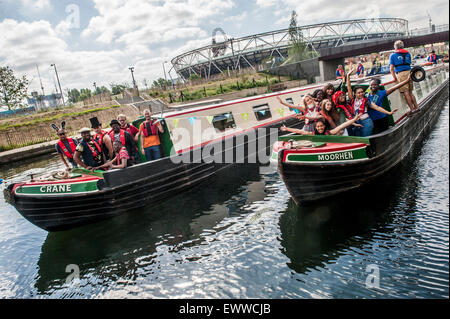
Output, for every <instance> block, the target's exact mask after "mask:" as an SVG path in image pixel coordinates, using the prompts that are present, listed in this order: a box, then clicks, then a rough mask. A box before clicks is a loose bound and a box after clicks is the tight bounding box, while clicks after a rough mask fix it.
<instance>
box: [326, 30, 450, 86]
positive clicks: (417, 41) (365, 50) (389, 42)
mask: <svg viewBox="0 0 450 319" xmlns="http://www.w3.org/2000/svg"><path fill="white" fill-rule="evenodd" d="M427 31H428V32H427ZM432 31H434V32H432ZM397 40H402V41H403V42H404V44H405V47H414V46H420V45H425V44H433V43H439V42H448V41H449V25H448V24H445V25H441V26H438V27H435V28H434V29H431V30H430V29H429V28H427V29H422V30H419V31H416V32H414V31H413V32H409V33H408V35H404V36H397V37H391V38H386V39H377V40H372V41H364V42H359V43H347V44H345V45H342V46H339V47H334V48H322V49H320V50H319V52H320V57H319V58H318V60H319V68H320V76H321V78H322V79H323V80H325V81H328V80H331V79H334V78H335V77H336V75H335V71H336V68H337V66H338V65H339V64H341V65H344V58H346V57H352V56H358V55H364V54H370V53H374V52H382V51H390V50H393V48H394V42H395V41H397Z"/></svg>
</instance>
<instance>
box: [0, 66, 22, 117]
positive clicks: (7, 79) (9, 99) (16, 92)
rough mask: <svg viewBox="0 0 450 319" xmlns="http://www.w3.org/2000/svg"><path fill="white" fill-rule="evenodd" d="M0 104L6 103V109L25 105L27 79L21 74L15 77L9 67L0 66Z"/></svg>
mask: <svg viewBox="0 0 450 319" xmlns="http://www.w3.org/2000/svg"><path fill="white" fill-rule="evenodd" d="M0 89H1V92H0V95H1V96H0V104H1V105H6V106H7V107H8V110H11V109H15V108H17V107H19V108H22V107H24V106H25V103H24V102H25V98H26V97H27V89H28V79H27V78H26V77H25V76H23V77H22V78H16V77H15V76H14V72H13V71H12V70H11V68H10V67H8V66H7V67H0Z"/></svg>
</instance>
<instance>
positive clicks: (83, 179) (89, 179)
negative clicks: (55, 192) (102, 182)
mask: <svg viewBox="0 0 450 319" xmlns="http://www.w3.org/2000/svg"><path fill="white" fill-rule="evenodd" d="M99 179H102V178H100V177H98V176H87V177H79V178H74V179H67V180H66V179H64V180H60V181H48V182H23V183H18V184H15V185H14V187H13V189H12V191H13V192H15V190H16V189H17V188H19V187H34V186H42V185H57V184H78V183H86V182H93V181H97V180H99Z"/></svg>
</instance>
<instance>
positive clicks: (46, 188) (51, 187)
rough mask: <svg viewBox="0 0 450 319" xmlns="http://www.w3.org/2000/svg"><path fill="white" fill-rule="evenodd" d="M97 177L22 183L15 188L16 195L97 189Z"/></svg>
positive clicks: (65, 192)
mask: <svg viewBox="0 0 450 319" xmlns="http://www.w3.org/2000/svg"><path fill="white" fill-rule="evenodd" d="M97 181H98V180H97V179H96V180H93V181H88V182H74V183H67V182H66V183H54V184H44V185H43V184H40V185H23V186H19V187H17V188H16V190H15V193H16V195H61V194H67V195H71V194H80V193H90V192H95V191H98V187H97Z"/></svg>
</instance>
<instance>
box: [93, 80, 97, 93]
mask: <svg viewBox="0 0 450 319" xmlns="http://www.w3.org/2000/svg"><path fill="white" fill-rule="evenodd" d="M95 94H97V84H96V83H95V82H94V95H95Z"/></svg>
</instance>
